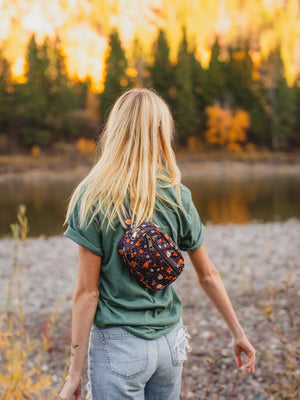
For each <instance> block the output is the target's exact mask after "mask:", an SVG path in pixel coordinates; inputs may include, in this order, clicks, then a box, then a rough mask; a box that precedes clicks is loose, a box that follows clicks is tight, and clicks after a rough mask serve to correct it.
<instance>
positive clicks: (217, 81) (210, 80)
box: [203, 38, 227, 105]
mask: <svg viewBox="0 0 300 400" xmlns="http://www.w3.org/2000/svg"><path fill="white" fill-rule="evenodd" d="M220 54H221V48H220V45H219V40H218V38H216V40H215V42H214V44H213V46H212V49H211V59H210V63H209V68H208V70H207V75H206V79H205V82H204V88H203V90H204V94H205V102H206V104H209V105H212V104H214V103H221V104H222V103H224V99H225V93H226V74H227V70H226V63H225V62H223V61H221V60H220Z"/></svg>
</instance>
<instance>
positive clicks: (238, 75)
mask: <svg viewBox="0 0 300 400" xmlns="http://www.w3.org/2000/svg"><path fill="white" fill-rule="evenodd" d="M252 71H253V62H252V59H251V57H250V55H249V45H248V44H247V43H245V44H244V45H241V46H239V47H235V48H232V47H230V48H229V62H228V65H227V74H226V84H227V88H226V89H227V92H229V93H230V94H231V95H232V99H233V104H232V106H233V107H240V108H242V109H244V110H251V108H252V107H253V102H254V95H253V81H252Z"/></svg>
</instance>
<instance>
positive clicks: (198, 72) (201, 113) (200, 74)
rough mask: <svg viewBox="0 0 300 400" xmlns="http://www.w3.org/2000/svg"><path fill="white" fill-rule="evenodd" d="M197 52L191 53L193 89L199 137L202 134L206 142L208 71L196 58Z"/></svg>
mask: <svg viewBox="0 0 300 400" xmlns="http://www.w3.org/2000/svg"><path fill="white" fill-rule="evenodd" d="M195 53H196V50H195V49H194V51H192V52H191V53H190V59H191V69H192V88H193V93H194V97H195V102H196V110H197V113H196V117H195V121H196V125H197V133H198V136H199V135H200V134H201V132H202V139H203V140H204V126H205V123H206V120H207V114H206V112H205V108H206V107H207V104H206V98H205V93H204V90H203V88H204V87H205V79H206V71H205V70H204V69H203V68H202V66H201V64H200V62H199V61H198V60H197V59H196V56H195Z"/></svg>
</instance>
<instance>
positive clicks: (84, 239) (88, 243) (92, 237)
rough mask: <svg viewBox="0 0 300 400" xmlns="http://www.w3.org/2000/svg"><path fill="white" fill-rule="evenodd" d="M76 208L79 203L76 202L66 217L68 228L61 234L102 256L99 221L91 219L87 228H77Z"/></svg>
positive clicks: (77, 208)
mask: <svg viewBox="0 0 300 400" xmlns="http://www.w3.org/2000/svg"><path fill="white" fill-rule="evenodd" d="M78 210H79V204H78V203H77V204H76V206H75V207H74V209H73V212H72V213H71V215H70V217H69V219H68V228H67V229H66V231H65V232H64V233H63V235H64V236H67V237H68V238H70V239H72V240H73V241H74V242H76V243H77V244H79V245H80V246H82V247H85V248H86V249H88V250H90V251H91V252H92V253H94V254H97V255H98V256H100V257H103V255H104V253H103V248H102V245H101V243H102V240H101V239H102V238H101V230H100V227H99V223H98V222H97V220H96V219H93V221H92V222H91V223H90V224H89V226H88V227H87V228H84V229H81V228H79V221H78Z"/></svg>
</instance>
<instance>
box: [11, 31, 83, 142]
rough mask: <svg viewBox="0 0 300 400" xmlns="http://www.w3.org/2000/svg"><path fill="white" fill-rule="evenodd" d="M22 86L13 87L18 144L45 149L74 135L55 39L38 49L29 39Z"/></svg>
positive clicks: (72, 103) (70, 98)
mask: <svg viewBox="0 0 300 400" xmlns="http://www.w3.org/2000/svg"><path fill="white" fill-rule="evenodd" d="M26 62H27V64H26V83H24V84H19V85H16V100H17V105H18V107H17V114H18V117H19V118H20V127H19V131H20V134H21V140H22V141H23V142H24V143H25V144H26V145H28V146H32V145H39V146H46V145H48V144H50V143H53V142H54V141H55V140H58V139H61V138H62V137H63V136H68V135H69V134H72V133H74V132H73V131H74V128H75V126H74V123H75V122H74V123H72V118H71V116H70V111H71V110H72V109H75V108H76V107H77V103H78V102H77V96H76V91H75V89H74V84H73V82H72V81H71V80H70V78H69V76H68V74H67V71H66V67H65V58H64V56H63V53H62V49H61V43H60V40H59V38H55V40H54V41H52V42H51V41H50V40H49V39H48V38H46V39H45V40H44V42H43V43H42V45H38V44H37V42H36V39H35V36H34V35H33V36H32V37H31V39H30V41H29V44H28V48H27V54H26Z"/></svg>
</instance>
